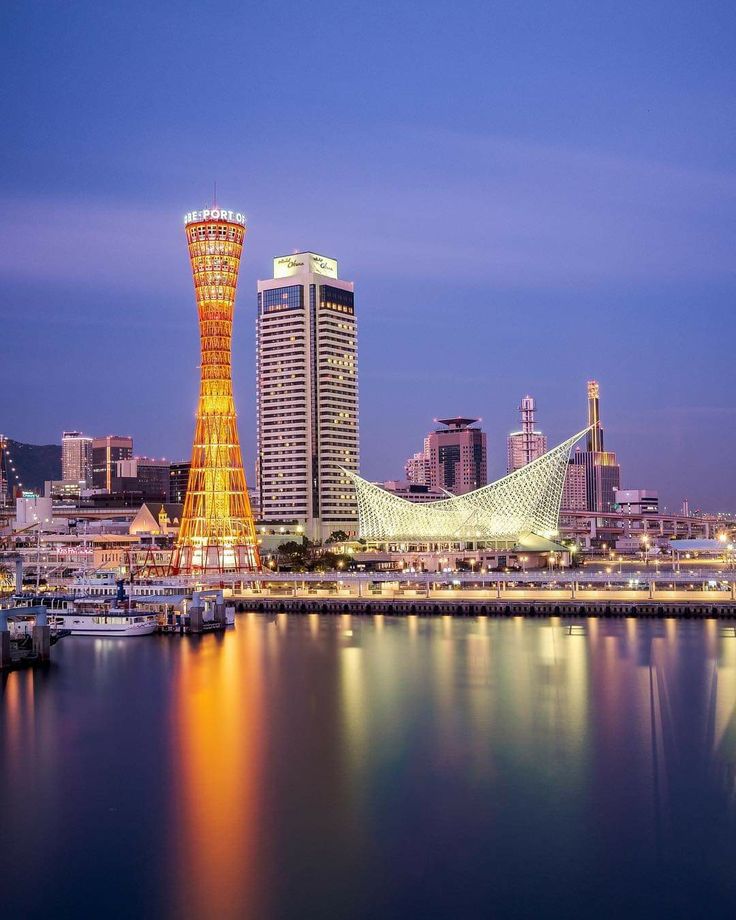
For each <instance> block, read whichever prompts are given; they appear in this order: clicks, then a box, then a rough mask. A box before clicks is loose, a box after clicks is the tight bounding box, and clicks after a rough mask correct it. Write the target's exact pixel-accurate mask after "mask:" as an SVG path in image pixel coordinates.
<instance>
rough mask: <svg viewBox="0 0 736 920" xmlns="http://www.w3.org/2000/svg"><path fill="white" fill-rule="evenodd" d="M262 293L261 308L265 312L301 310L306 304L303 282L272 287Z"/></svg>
mask: <svg viewBox="0 0 736 920" xmlns="http://www.w3.org/2000/svg"><path fill="white" fill-rule="evenodd" d="M262 295H263V299H262V302H261V310H262V312H263V313H278V312H280V311H281V310H300V309H301V308H302V307H303V306H304V287H303V286H302V285H301V284H291V285H289V286H288V287H280V288H272V289H271V290H266V291H262ZM259 296H260V295H259Z"/></svg>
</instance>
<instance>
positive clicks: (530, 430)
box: [506, 395, 547, 473]
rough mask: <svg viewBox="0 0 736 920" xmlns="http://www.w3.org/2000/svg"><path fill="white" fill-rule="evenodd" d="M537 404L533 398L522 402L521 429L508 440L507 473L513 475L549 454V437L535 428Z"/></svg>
mask: <svg viewBox="0 0 736 920" xmlns="http://www.w3.org/2000/svg"><path fill="white" fill-rule="evenodd" d="M535 410H536V404H535V401H534V397H533V396H528V395H527V396H525V397H524V398H523V399H522V400H521V405H520V406H519V412H520V413H521V429H520V430H519V431H512V432H511V434H510V435H509V436H508V438H507V439H506V457H507V460H506V472H507V473H513V472H514V470H519V469H521V467H522V466H526V465H527V463H531V462H532V460H536V459H537V457H541V456H542V454H544V453H546V452H547V436H546V435H543V434H542V432H541V431H536V430H535V428H534V413H535Z"/></svg>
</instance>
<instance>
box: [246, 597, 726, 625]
mask: <svg viewBox="0 0 736 920" xmlns="http://www.w3.org/2000/svg"><path fill="white" fill-rule="evenodd" d="M233 600H234V601H235V603H236V609H237V610H238V611H251V612H255V613H260V612H270V613H294V614H301V613H324V614H345V613H347V614H385V615H389V616H458V617H477V616H490V617H515V616H524V617H552V616H561V617H573V616H583V617H640V618H651V617H655V618H657V617H658V618H664V617H677V618H679V619H704V618H716V619H719V620H736V603H735V602H733V601H730V602H716V603H711V604H708V603H685V602H679V603H677V602H673V601H666V600H663V601H656V600H649V599H647V600H642V601H640V602H635V603H632V602H626V601H618V602H616V601H613V602H609V603H606V602H602V601H590V600H581V601H557V600H555V601H530V600H518V601H509V600H500V601H494V600H485V599H484V600H481V599H480V598H479V599H477V600H462V601H457V602H453V601H449V600H446V599H444V598H443V599H439V598H438V599H436V600H426V599H424V600H422V599H414V598H406V599H401V598H385V599H384V598H365V597H293V596H291V597H273V596H271V597H247V598H233Z"/></svg>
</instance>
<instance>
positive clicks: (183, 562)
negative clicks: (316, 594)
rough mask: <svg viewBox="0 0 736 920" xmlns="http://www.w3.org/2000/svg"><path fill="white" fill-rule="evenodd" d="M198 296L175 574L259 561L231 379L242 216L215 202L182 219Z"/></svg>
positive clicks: (237, 568)
mask: <svg viewBox="0 0 736 920" xmlns="http://www.w3.org/2000/svg"><path fill="white" fill-rule="evenodd" d="M184 227H185V232H186V237H187V246H188V249H189V261H190V264H191V269H192V278H193V281H194V293H195V297H196V301H197V313H198V316H199V337H200V383H199V403H198V405H197V418H196V424H195V428H194V441H193V444H192V459H191V469H190V472H189V484H188V488H187V494H186V498H185V500H184V509H183V512H182V521H181V527H180V528H179V533H178V536H177V541H176V549H175V552H174V556H173V558H172V563H171V569H172V572H174V573H178V574H186V575H191V574H197V573H207V572H212V573H215V572H216V573H224V572H229V573H240V572H252V571H254V570H257V569H259V568H260V558H259V554H258V544H257V541H256V533H255V523H254V521H253V513H252V511H251V507H250V498H249V496H248V488H247V486H246V482H245V472H244V471H243V458H242V455H241V452H240V440H239V438H238V424H237V416H236V413H235V400H234V398H233V381H232V332H233V312H234V309H235V289H236V287H237V284H238V272H239V270H240V257H241V255H242V252H243V242H244V240H245V217H244V216H243V215H242V214H241V213H239V212H234V211H227V210H224V209H223V208H219V207H217V206H216V205H215V206H213V207H212V208H211V209H204V210H202V211H191V212H189V213H188V214H187V215H186V217H185V218H184Z"/></svg>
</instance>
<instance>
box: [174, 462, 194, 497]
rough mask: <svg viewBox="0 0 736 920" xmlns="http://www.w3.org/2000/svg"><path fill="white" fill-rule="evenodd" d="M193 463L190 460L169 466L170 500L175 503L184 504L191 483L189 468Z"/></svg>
mask: <svg viewBox="0 0 736 920" xmlns="http://www.w3.org/2000/svg"><path fill="white" fill-rule="evenodd" d="M190 468H191V463H190V462H189V461H188V460H183V461H179V462H178V463H172V464H171V466H170V467H169V501H170V502H171V503H172V504H175V505H183V504H184V499H185V498H186V494H187V485H188V484H189V470H190Z"/></svg>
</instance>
